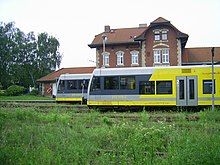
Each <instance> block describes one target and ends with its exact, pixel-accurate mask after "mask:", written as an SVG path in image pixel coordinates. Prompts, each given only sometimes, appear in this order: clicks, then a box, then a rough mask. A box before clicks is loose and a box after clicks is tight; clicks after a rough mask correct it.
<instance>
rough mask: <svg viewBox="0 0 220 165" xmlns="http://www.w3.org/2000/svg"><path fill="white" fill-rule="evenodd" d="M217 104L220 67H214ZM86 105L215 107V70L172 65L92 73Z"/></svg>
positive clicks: (218, 103) (219, 90)
mask: <svg viewBox="0 0 220 165" xmlns="http://www.w3.org/2000/svg"><path fill="white" fill-rule="evenodd" d="M214 91H215V93H214V103H215V105H220V66H219V65H218V66H217V65H216V66H215V67H214ZM87 105H88V106H89V107H104V106H105V107H106V106H112V107H120V106H207V105H212V67H211V66H210V65H204V66H203V65H201V66H170V67H130V68H101V69H95V70H94V71H93V73H92V76H91V79H90V82H89V87H88V98H87Z"/></svg>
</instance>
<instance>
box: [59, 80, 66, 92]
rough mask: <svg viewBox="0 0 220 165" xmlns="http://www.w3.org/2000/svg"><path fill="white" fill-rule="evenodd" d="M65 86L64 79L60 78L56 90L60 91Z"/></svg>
mask: <svg viewBox="0 0 220 165" xmlns="http://www.w3.org/2000/svg"><path fill="white" fill-rule="evenodd" d="M64 88H65V81H63V80H60V82H59V85H58V91H62V90H64Z"/></svg>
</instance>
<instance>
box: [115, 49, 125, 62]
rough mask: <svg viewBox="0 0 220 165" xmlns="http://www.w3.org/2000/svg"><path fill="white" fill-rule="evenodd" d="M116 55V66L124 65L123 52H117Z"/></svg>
mask: <svg viewBox="0 0 220 165" xmlns="http://www.w3.org/2000/svg"><path fill="white" fill-rule="evenodd" d="M116 54H117V65H124V52H122V51H118V52H117V53H116Z"/></svg>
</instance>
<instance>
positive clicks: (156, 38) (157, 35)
mask: <svg viewBox="0 0 220 165" xmlns="http://www.w3.org/2000/svg"><path fill="white" fill-rule="evenodd" d="M154 40H155V41H160V31H159V30H156V31H155V32H154Z"/></svg>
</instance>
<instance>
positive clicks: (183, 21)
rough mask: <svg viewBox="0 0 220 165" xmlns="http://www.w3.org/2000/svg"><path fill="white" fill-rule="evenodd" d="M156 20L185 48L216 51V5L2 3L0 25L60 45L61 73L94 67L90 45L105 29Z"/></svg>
mask: <svg viewBox="0 0 220 165" xmlns="http://www.w3.org/2000/svg"><path fill="white" fill-rule="evenodd" d="M158 17H163V18H165V19H167V20H169V21H170V22H171V23H172V24H173V25H174V26H175V27H176V28H177V29H179V30H180V31H182V32H184V33H187V34H188V35H189V39H188V42H187V44H186V47H214V46H215V47H216V46H218V47H220V0H184V1H178V0H109V1H107V0H0V22H4V23H8V22H12V21H13V22H15V26H16V27H18V28H19V29H20V30H22V31H24V32H25V33H28V32H31V31H33V32H34V33H35V35H37V34H38V33H41V32H47V33H48V34H49V35H52V36H54V37H56V38H57V39H58V40H59V42H60V52H61V53H63V55H64V57H63V60H62V63H61V68H64V67H83V66H94V65H95V63H93V62H91V61H90V60H92V61H95V50H94V49H90V48H89V47H88V44H90V43H91V42H92V40H93V39H94V36H95V35H97V34H99V33H101V32H103V31H104V26H105V25H110V26H111V28H115V29H116V28H128V27H138V26H139V24H141V23H147V24H148V25H149V24H150V23H151V22H152V21H154V20H155V19H157V18H158Z"/></svg>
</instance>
